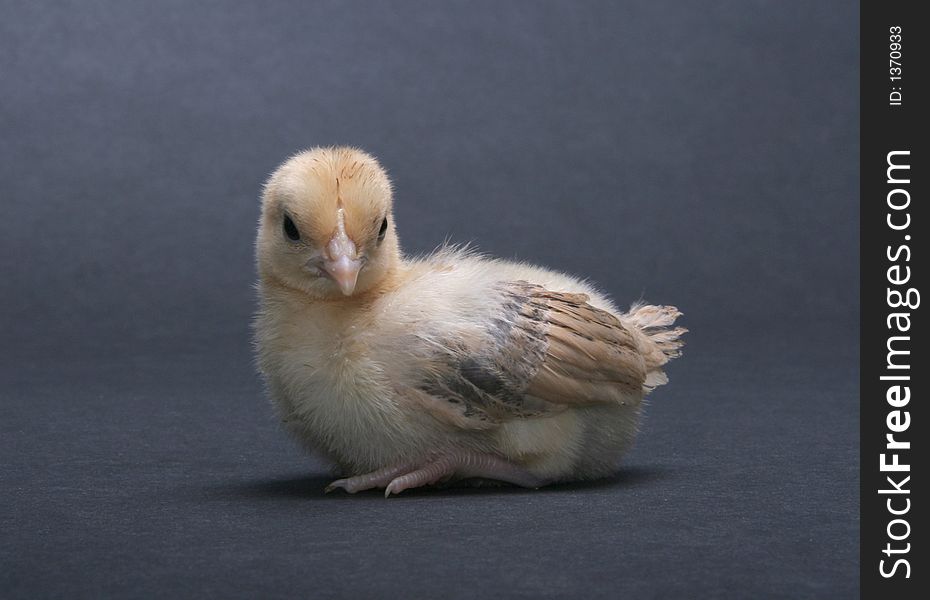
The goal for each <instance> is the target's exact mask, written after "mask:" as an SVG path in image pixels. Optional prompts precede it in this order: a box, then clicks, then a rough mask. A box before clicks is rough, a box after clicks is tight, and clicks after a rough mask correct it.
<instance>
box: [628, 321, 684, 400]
mask: <svg viewBox="0 0 930 600" xmlns="http://www.w3.org/2000/svg"><path fill="white" fill-rule="evenodd" d="M680 316H681V311H679V310H678V309H677V308H675V307H674V306H653V305H650V304H634V305H633V306H631V307H630V310H629V312H627V313H626V314H625V315H623V321H624V322H626V323H627V324H630V325H632V326H633V327H634V328H635V330H636V331H637V332H638V333H639V334H640V335H639V336H638V337H639V338H640V351H641V352H642V353H643V359H644V361H645V363H646V381H645V383H644V384H643V388H644V389H645V390H646V391H647V392H649V391H652V390H653V389H654V388H655V387H657V386H660V385H664V384H666V383H668V377H666V375H665V372H664V371H662V366H663V365H664V364H666V363H667V362H668V361H670V360H671V359H673V358H678V357H679V356H681V347H682V346H683V345H684V340H682V339H681V336H683V335H684V334H685V333H687V332H688V330H687V329H685V328H684V327H673V326H674V324H675V319H677V318H678V317H680Z"/></svg>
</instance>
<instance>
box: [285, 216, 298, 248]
mask: <svg viewBox="0 0 930 600" xmlns="http://www.w3.org/2000/svg"><path fill="white" fill-rule="evenodd" d="M284 235H286V236H287V239H289V240H291V241H294V242H296V241H297V240H299V239H300V231H298V230H297V225H294V221H293V220H291V218H290V217H289V216H287V215H284Z"/></svg>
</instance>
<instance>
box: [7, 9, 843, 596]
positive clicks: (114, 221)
mask: <svg viewBox="0 0 930 600" xmlns="http://www.w3.org/2000/svg"><path fill="white" fill-rule="evenodd" d="M0 7H2V14H0V17H2V18H0V65H2V77H0V202H2V208H3V217H4V218H2V219H0V275H2V277H0V285H2V290H3V293H2V296H0V327H2V332H3V333H2V336H3V337H2V340H3V341H2V349H0V359H2V362H0V376H2V387H0V394H2V396H0V397H2V411H3V417H2V419H0V436H2V437H0V449H2V465H0V482H2V486H3V490H4V493H3V495H4V499H3V501H2V503H0V528H2V530H3V532H4V533H3V535H2V538H3V541H2V542H0V595H3V596H4V597H7V596H9V597H36V596H37V595H39V596H52V595H68V596H71V597H73V596H78V597H95V596H98V595H100V594H106V595H119V596H139V597H146V596H153V595H155V594H169V595H173V596H197V595H203V594H214V595H221V596H224V597H232V596H255V595H260V596H263V597H264V596H287V595H303V596H306V595H314V594H319V595H321V596H347V597H359V596H362V597H365V596H368V597H371V596H382V595H383V596H389V595H390V596H392V597H397V595H398V594H401V595H402V596H401V597H404V596H406V597H414V596H417V595H420V596H424V597H436V596H437V595H439V594H440V593H441V594H443V595H444V596H447V597H455V598H457V597H468V598H473V597H479V596H480V595H493V596H498V595H511V596H520V595H522V596H527V597H540V596H548V595H552V596H568V595H573V594H576V593H580V592H585V593H588V594H591V595H593V596H595V597H605V598H613V597H619V596H621V595H632V596H633V597H652V596H659V597H668V596H687V597H709V596H714V597H720V596H722V597H765V596H769V595H772V596H779V595H780V596H791V597H819V598H823V597H849V596H850V595H851V594H854V593H855V592H856V591H857V590H858V583H857V568H858V462H857V461H858V458H857V456H858V452H857V435H858V365H857V360H858V238H857V236H858V133H859V128H858V107H859V98H858V94H859V90H858V27H859V23H858V5H857V4H856V3H845V2H817V3H811V2H802V1H791V2H774V1H771V2H766V1H751V2H747V1H742V0H732V1H713V2H663V1H658V2H657V1H649V2H629V3H607V2H577V3H572V2H507V3H500V2H444V3H428V2H416V3H415V2H391V3H361V2H358V3H337V2H297V1H293V2H242V1H237V2H199V3H190V2H182V1H165V2H147V3H143V2H116V1H110V2H100V1H87V2H81V3H64V2H62V3H52V2H31V3H25V2H6V1H3V2H0ZM326 144H353V145H358V146H361V147H363V148H365V149H367V150H369V151H371V152H372V153H374V154H375V155H377V156H378V157H380V159H381V160H382V162H383V163H384V164H385V166H386V167H387V168H388V170H389V171H390V173H391V175H392V177H393V180H394V182H395V187H396V209H397V210H396V213H397V221H398V227H399V231H400V235H401V240H402V243H403V245H404V247H405V249H406V250H407V251H408V252H411V253H420V252H425V251H428V250H430V249H432V248H433V247H435V246H436V245H437V244H439V243H440V242H442V241H443V240H444V239H445V238H447V237H448V238H451V239H452V240H455V241H461V242H464V241H473V242H474V243H475V244H476V245H477V246H478V247H480V248H481V249H483V250H485V251H487V252H489V253H492V254H496V255H500V256H504V257H517V258H520V259H525V260H529V261H532V262H538V263H543V264H546V265H549V266H552V267H555V268H558V269H562V270H566V271H570V272H574V273H578V274H582V275H585V276H587V277H589V278H590V279H592V280H593V281H595V282H597V283H598V284H599V285H600V286H601V287H602V288H603V289H604V290H605V291H607V292H608V293H609V294H611V295H612V296H613V297H614V298H615V299H616V300H617V301H618V302H619V303H621V304H627V303H629V302H631V301H633V300H636V299H638V298H640V297H645V298H647V299H649V300H651V301H655V302H661V303H673V304H676V305H678V306H679V307H681V308H682V310H684V312H685V313H686V316H685V318H684V322H685V324H686V325H687V326H688V327H689V328H691V330H692V333H691V334H689V337H688V340H689V345H688V347H687V349H686V354H685V356H684V357H683V358H682V359H681V360H680V361H678V362H677V363H676V364H674V365H672V367H671V369H670V377H671V383H670V385H668V386H666V387H664V388H661V389H659V390H658V391H657V392H656V393H655V394H654V396H653V397H652V400H651V402H650V406H649V407H648V414H647V419H646V422H645V423H644V427H643V434H642V436H641V439H640V441H639V442H638V445H637V448H636V449H635V451H634V452H633V453H632V454H631V456H630V457H629V459H628V460H627V462H626V463H625V465H624V467H623V468H622V469H621V471H620V473H619V474H618V476H617V477H616V478H614V479H612V480H609V481H607V482H603V483H600V484H596V485H585V486H563V487H559V488H552V489H549V490H542V491H539V492H532V493H529V492H523V491H519V490H506V489H505V490H496V491H474V490H458V491H444V492H416V493H411V494H405V495H404V496H402V497H399V498H396V499H393V500H390V501H384V500H383V499H381V498H380V497H379V496H378V495H377V494H374V495H361V496H358V497H340V496H332V497H331V496H326V497H325V498H324V497H323V496H322V495H321V489H322V486H323V485H324V484H325V481H326V477H325V469H324V468H322V467H321V466H320V465H318V464H316V463H314V462H313V461H312V460H310V459H308V458H306V457H304V456H303V455H301V453H300V452H299V451H298V450H297V449H296V448H295V447H294V446H293V445H292V444H291V443H290V442H289V441H288V440H287V439H285V438H284V436H283V434H282V433H281V432H280V431H279V429H278V427H277V426H276V424H275V423H274V420H273V417H272V413H271V410H270V407H269V406H268V405H267V403H266V400H265V399H264V398H263V395H262V389H261V383H260V381H259V380H258V378H257V377H256V376H255V374H254V369H253V367H252V364H251V353H250V346H249V344H250V342H249V319H250V315H251V313H252V311H253V310H254V291H253V289H252V287H251V286H252V282H253V280H254V267H253V258H252V238H253V235H254V226H255V221H256V218H257V216H258V202H257V197H258V194H259V190H260V186H261V184H262V182H263V180H264V178H265V177H266V176H267V175H268V174H269V173H270V171H271V170H272V169H273V168H274V167H275V166H276V164H277V163H279V162H280V161H281V160H283V159H284V158H285V157H286V156H287V155H289V154H291V153H292V152H294V151H296V150H298V149H301V148H305V147H308V146H312V145H326Z"/></svg>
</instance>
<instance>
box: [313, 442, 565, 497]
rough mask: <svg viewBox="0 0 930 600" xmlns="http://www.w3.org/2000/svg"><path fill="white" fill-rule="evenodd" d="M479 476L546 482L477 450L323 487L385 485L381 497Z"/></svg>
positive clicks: (534, 485) (534, 484)
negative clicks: (441, 482)
mask: <svg viewBox="0 0 930 600" xmlns="http://www.w3.org/2000/svg"><path fill="white" fill-rule="evenodd" d="M475 477H480V478H482V479H492V480H495V481H501V482H504V483H511V484H514V485H518V486H521V487H527V488H538V487H540V486H543V485H545V484H546V483H547V482H546V481H545V480H544V479H543V478H541V477H539V476H537V475H534V474H533V473H531V472H529V471H528V470H526V469H525V468H523V467H520V466H518V465H515V464H513V463H512V462H509V461H507V460H504V459H502V458H498V457H496V456H493V455H490V454H481V453H478V452H467V451H462V452H456V453H451V454H443V455H440V456H438V457H436V458H434V459H433V460H430V461H428V462H425V463H422V464H418V465H403V466H398V467H386V468H384V469H380V470H378V471H374V472H372V473H366V474H364V475H357V476H355V477H347V478H345V479H338V480H336V481H334V482H332V483H331V484H329V485H328V486H327V487H326V491H327V492H331V491H333V490H335V489H338V488H342V489H344V490H345V491H347V492H349V493H350V494H354V493H355V492H358V491H361V490H369V489H372V488H381V487H383V488H384V497H385V498H387V497H388V496H390V495H391V494H399V493H401V492H403V491H404V490H409V489H412V488H417V487H423V486H426V485H432V484H434V483H438V482H440V481H448V480H450V479H470V478H475Z"/></svg>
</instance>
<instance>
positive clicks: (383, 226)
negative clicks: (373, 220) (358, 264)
mask: <svg viewBox="0 0 930 600" xmlns="http://www.w3.org/2000/svg"><path fill="white" fill-rule="evenodd" d="M386 232H387V218H385V219H384V220H383V221H381V229H379V230H378V243H379V244H380V243H381V242H382V241H384V234H385V233H386Z"/></svg>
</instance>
